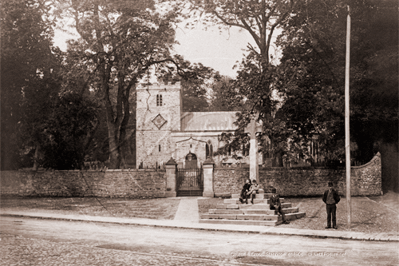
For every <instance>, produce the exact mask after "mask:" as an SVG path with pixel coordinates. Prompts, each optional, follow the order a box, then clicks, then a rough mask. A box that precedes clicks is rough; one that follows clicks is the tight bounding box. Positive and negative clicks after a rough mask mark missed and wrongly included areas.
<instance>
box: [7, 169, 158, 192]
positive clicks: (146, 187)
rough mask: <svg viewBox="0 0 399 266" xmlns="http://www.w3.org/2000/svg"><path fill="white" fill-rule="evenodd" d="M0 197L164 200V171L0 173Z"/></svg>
mask: <svg viewBox="0 0 399 266" xmlns="http://www.w3.org/2000/svg"><path fill="white" fill-rule="evenodd" d="M0 185H1V187H0V192H1V195H13V196H62V197H90V196H96V197H127V198H158V197H165V192H166V175H165V171H164V170H161V171H155V170H153V169H151V170H147V169H145V170H144V169H143V170H141V169H140V170H132V171H126V170H124V171H121V170H108V171H105V172H100V171H22V170H20V171H2V172H1V179H0Z"/></svg>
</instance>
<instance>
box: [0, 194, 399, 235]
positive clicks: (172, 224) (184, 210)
mask: <svg viewBox="0 0 399 266" xmlns="http://www.w3.org/2000/svg"><path fill="white" fill-rule="evenodd" d="M0 216H11V217H28V218H38V219H52V220H66V221H80V222H96V223H113V224H120V225H140V226H153V227H166V228H179V229H194V230H208V231H224V232H237V233H238V232H240V233H256V234H266V235H289V236H301V237H312V238H335V239H344V240H360V241H389V242H399V235H398V234H395V235H393V234H388V233H372V234H367V233H361V232H351V231H340V230H334V229H329V230H309V229H296V228H281V227H278V226H254V225H233V224H206V223H199V215H198V204H197V199H196V198H192V197H181V198H180V203H179V207H178V210H177V212H176V215H175V218H174V220H156V219H144V218H121V217H103V216H89V215H67V214H57V213H51V212H45V211H43V212H33V211H14V210H11V209H6V210H5V209H0Z"/></svg>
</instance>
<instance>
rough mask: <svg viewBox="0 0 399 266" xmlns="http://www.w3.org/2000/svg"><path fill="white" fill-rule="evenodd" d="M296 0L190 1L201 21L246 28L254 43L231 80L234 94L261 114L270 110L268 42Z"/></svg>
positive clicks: (270, 68) (270, 76) (285, 18)
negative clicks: (243, 98) (235, 92)
mask: <svg viewBox="0 0 399 266" xmlns="http://www.w3.org/2000/svg"><path fill="white" fill-rule="evenodd" d="M297 2H298V1H294V0H291V1H286V0H279V1H267V0H262V1H238V0H234V1H227V0H219V1H200V0H194V1H192V10H194V11H196V12H197V13H199V14H200V15H202V16H203V18H202V20H203V21H204V23H205V24H207V23H215V24H218V25H222V26H225V27H238V28H240V29H243V30H246V31H248V33H249V34H250V35H251V36H252V38H253V40H254V41H255V43H256V46H257V47H253V46H252V45H251V44H248V51H249V54H248V55H247V57H246V58H245V59H244V60H243V61H242V62H241V65H240V68H239V70H238V77H237V80H236V82H235V90H238V93H237V94H242V95H244V97H246V99H247V101H249V102H250V103H251V105H252V106H251V107H252V108H251V109H252V110H255V111H259V112H261V116H262V117H266V116H268V115H270V112H271V102H270V101H269V100H270V97H271V86H270V85H271V83H270V82H271V80H272V76H273V66H272V65H271V62H270V54H269V53H270V45H271V42H272V38H273V34H274V33H275V30H276V29H277V28H278V27H280V26H281V25H282V24H283V23H285V21H286V20H287V19H289V17H290V14H291V13H292V11H293V10H294V9H295V6H296V5H297Z"/></svg>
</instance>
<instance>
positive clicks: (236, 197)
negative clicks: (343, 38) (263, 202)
mask: <svg viewBox="0 0 399 266" xmlns="http://www.w3.org/2000/svg"><path fill="white" fill-rule="evenodd" d="M231 198H232V199H239V198H240V194H231ZM264 198H265V195H264V194H263V193H259V194H256V196H255V199H264Z"/></svg>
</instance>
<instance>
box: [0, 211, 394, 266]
mask: <svg viewBox="0 0 399 266" xmlns="http://www.w3.org/2000/svg"><path fill="white" fill-rule="evenodd" d="M0 221H1V229H0V233H1V242H0V243H1V245H0V264H1V265H26V264H29V265H186V266H189V265H237V264H239V265H241V264H243V265H250V264H255V265H259V264H260V265H366V264H367V265H398V264H399V258H398V257H399V253H398V250H399V243H397V242H370V241H353V240H338V239H311V238H303V237H292V236H274V235H264V234H243V233H229V232H215V231H200V230H189V229H167V228H157V227H147V226H126V225H116V224H106V223H87V222H73V221H54V220H42V219H31V218H15V217H0Z"/></svg>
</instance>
